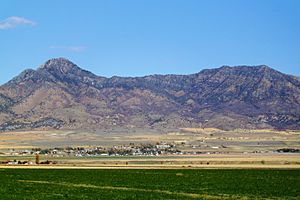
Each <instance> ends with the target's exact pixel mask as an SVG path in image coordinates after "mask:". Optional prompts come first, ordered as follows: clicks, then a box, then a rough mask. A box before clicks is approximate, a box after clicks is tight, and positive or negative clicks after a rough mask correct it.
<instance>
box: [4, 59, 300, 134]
mask: <svg viewBox="0 0 300 200" xmlns="http://www.w3.org/2000/svg"><path fill="white" fill-rule="evenodd" d="M113 126H116V127H129V128H130V127H147V128H151V127H153V128H179V127H216V128H221V129H235V128H247V129H254V128H274V129H300V80H299V78H298V77H294V76H290V75H286V74H283V73H280V72H278V71H276V70H274V69H271V68H269V67H267V66H254V67H249V66H238V67H228V66H223V67H221V68H217V69H208V70H202V71H201V72H199V73H196V74H191V75H151V76H145V77H135V78H133V77H112V78H105V77H100V76H97V75H95V74H93V73H91V72H88V71H85V70H83V69H81V68H79V67H78V66H77V65H75V64H74V63H72V62H70V61H69V60H67V59H64V58H58V59H51V60H49V61H47V62H46V63H45V64H43V65H42V66H41V67H39V68H38V69H37V70H31V69H29V70H25V71H23V72H22V73H21V74H20V75H19V76H17V77H15V78H13V79H12V80H11V81H9V82H8V83H6V84H4V85H2V86H1V87H0V130H1V131H9V130H16V129H34V128H47V129H49V128H50V129H51V128H56V129H107V128H110V127H113Z"/></svg>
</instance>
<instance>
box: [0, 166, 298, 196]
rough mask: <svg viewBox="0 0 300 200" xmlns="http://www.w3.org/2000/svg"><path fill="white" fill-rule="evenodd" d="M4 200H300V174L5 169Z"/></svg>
mask: <svg viewBox="0 0 300 200" xmlns="http://www.w3.org/2000/svg"><path fill="white" fill-rule="evenodd" d="M0 198H1V199H300V171H299V170H258V169H256V170H247V169H241V170H225V169H223V170H222V169H201V170H193V169H181V170H172V169H160V170H142V169H128V170H124V169H103V170H100V169H99V170H90V169H0Z"/></svg>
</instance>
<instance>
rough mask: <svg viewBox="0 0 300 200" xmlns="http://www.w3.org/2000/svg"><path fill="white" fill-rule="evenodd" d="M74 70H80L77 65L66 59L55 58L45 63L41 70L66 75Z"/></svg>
mask: <svg viewBox="0 0 300 200" xmlns="http://www.w3.org/2000/svg"><path fill="white" fill-rule="evenodd" d="M74 68H75V69H79V67H78V66H77V65H75V64H74V63H73V62H71V61H70V60H68V59H66V58H53V59H50V60H48V61H47V62H45V63H44V64H43V65H42V66H41V67H40V68H39V69H41V70H43V69H44V70H47V71H48V70H50V71H53V70H55V71H57V70H59V71H60V72H62V73H64V74H66V73H68V72H69V71H71V70H72V69H74Z"/></svg>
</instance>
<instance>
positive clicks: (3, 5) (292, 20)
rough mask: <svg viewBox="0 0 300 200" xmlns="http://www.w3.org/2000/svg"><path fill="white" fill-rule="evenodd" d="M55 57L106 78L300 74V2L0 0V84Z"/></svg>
mask: <svg viewBox="0 0 300 200" xmlns="http://www.w3.org/2000/svg"><path fill="white" fill-rule="evenodd" d="M55 57H65V58H68V59H70V60H72V61H73V62H75V63H76V64H78V65H79V66H80V67H82V68H85V69H87V70H89V71H92V72H93V73H95V74H97V75H101V76H107V77H110V76H113V75H119V76H143V75H148V74H169V73H173V74H190V73H195V72H198V71H200V70H202V69H205V68H215V67H219V66H222V65H231V66H235V65H259V64H266V65H269V66H270V67H273V68H275V69H277V70H280V71H282V72H285V73H289V74H294V75H298V76H300V1H299V0H281V1H278V0H251V1H246V0H226V1H225V0H207V1H205V0H109V1H108V0H105V1H104V0H94V1H93V0H88V1H84V0H81V1H80V0H76V1H75V0H51V1H50V0H48V1H47V0H45V1H39V0H36V1H33V0H28V1H23V0H19V1H16V0H1V1H0V67H1V73H0V84H2V83H4V82H6V81H8V80H10V79H11V78H12V77H13V76H16V75H18V74H19V73H20V72H21V71H23V70H24V69H26V68H33V69H36V68H37V67H38V66H39V65H41V64H42V63H44V62H45V61H46V60H48V59H50V58H55Z"/></svg>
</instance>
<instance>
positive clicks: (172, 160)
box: [0, 128, 300, 168]
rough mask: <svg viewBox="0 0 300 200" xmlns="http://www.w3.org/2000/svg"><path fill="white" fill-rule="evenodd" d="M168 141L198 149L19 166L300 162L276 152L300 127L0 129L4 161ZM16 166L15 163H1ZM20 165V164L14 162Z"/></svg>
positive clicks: (292, 143) (296, 140) (298, 141)
mask: <svg viewBox="0 0 300 200" xmlns="http://www.w3.org/2000/svg"><path fill="white" fill-rule="evenodd" d="M161 141H164V142H168V143H172V144H176V147H177V148H178V149H179V150H181V151H182V152H185V151H188V152H192V151H201V152H202V153H203V154H199V155H161V156H123V157H122V156H120V157H113V156H96V157H74V156H73V157H53V156H41V160H52V161H56V162H57V164H55V165H48V166H42V165H32V166H21V167H38V168H44V167H55V168H64V167H67V168H69V167H70V168H73V167H84V168H94V167H96V168H97V167H99V168H111V167H113V168H187V167H190V168H253V167H254V168H300V154H299V153H275V152H274V151H275V150H277V149H281V148H295V149H299V148H300V131H273V130H234V131H223V130H219V129H200V128H198V129H197V128H182V129H178V130H154V129H149V130H144V129H134V130H133V129H132V130H127V129H126V130H123V129H117V128H116V129H113V130H111V131H109V132H107V131H101V130H98V131H96V132H84V131H62V130H56V131H23V132H5V133H0V153H1V154H0V161H5V160H13V159H17V160H31V161H34V156H15V155H10V154H9V152H10V151H11V150H12V149H15V150H18V149H20V150H21V149H29V150H30V149H31V148H35V147H40V148H54V147H67V146H72V147H77V146H81V147H88V146H103V147H111V146H113V145H128V144H129V143H135V144H141V143H156V142H161ZM2 167H12V166H2ZM13 167H20V166H13Z"/></svg>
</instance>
